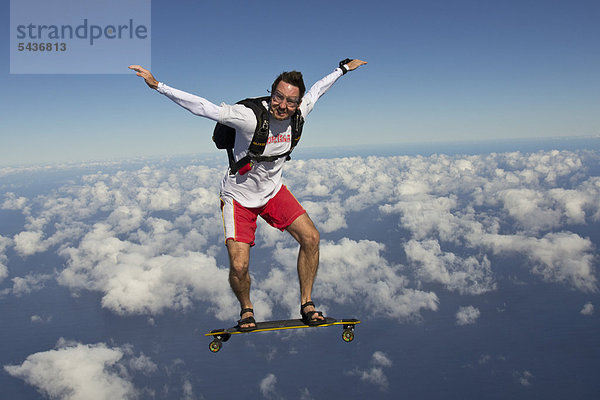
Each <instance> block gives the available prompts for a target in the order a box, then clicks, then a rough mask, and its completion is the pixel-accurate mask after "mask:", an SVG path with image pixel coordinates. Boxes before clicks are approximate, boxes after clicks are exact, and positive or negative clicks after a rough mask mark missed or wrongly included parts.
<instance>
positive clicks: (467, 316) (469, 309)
mask: <svg viewBox="0 0 600 400" xmlns="http://www.w3.org/2000/svg"><path fill="white" fill-rule="evenodd" d="M479 315H481V312H480V311H479V309H477V308H475V307H473V306H466V307H460V308H459V309H458V311H457V312H456V324H457V325H472V324H474V323H475V321H477V319H478V318H479Z"/></svg>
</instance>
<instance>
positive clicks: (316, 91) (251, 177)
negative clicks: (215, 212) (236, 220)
mask: <svg viewBox="0 0 600 400" xmlns="http://www.w3.org/2000/svg"><path fill="white" fill-rule="evenodd" d="M342 75H343V74H342V70H341V69H340V68H336V69H335V70H334V71H333V72H332V73H330V74H329V75H327V76H325V77H324V78H322V79H321V80H319V81H318V82H316V83H315V84H314V85H313V86H312V87H311V88H310V89H309V90H308V91H307V92H306V93H305V94H304V97H302V102H301V103H300V112H301V113H302V116H303V117H304V118H306V116H308V114H309V113H310V112H311V111H312V109H313V107H314V105H315V103H316V102H317V100H318V99H319V98H320V97H321V96H322V95H323V94H325V92H326V91H327V90H328V89H329V88H330V87H331V85H333V84H334V83H335V81H337V80H338V78H340V77H341V76H342ZM157 90H158V92H159V93H162V94H164V95H165V96H167V97H168V98H170V99H171V100H173V101H174V102H175V103H177V104H179V105H180V106H182V107H183V108H185V109H187V110H189V111H190V112H191V113H193V114H195V115H198V116H201V117H206V118H210V119H212V120H214V121H217V122H220V123H222V124H224V125H227V126H230V127H232V128H234V129H235V130H236V136H235V147H234V149H233V154H234V158H235V160H236V161H237V160H239V159H241V158H242V157H244V156H245V155H246V154H247V152H248V146H249V145H250V142H251V140H252V137H253V136H254V131H255V129H256V123H257V121H256V116H255V115H254V112H253V111H252V110H251V109H249V108H248V107H246V106H244V105H241V104H234V105H229V104H224V103H223V104H221V105H219V106H218V105H216V104H214V103H211V102H210V101H208V100H206V99H204V98H202V97H199V96H196V95H193V94H190V93H186V92H183V91H181V90H178V89H175V88H172V87H169V86H167V85H165V84H164V83H162V82H160V83H159V84H158V87H157ZM263 105H264V106H265V108H266V109H267V110H268V109H269V104H268V103H267V102H263ZM291 138H292V127H291V125H290V118H288V119H286V120H283V121H280V120H277V119H275V118H273V117H270V118H269V137H268V140H267V144H266V147H265V151H264V153H263V155H264V156H270V155H278V154H283V153H285V152H287V151H288V150H289V149H290V148H291ZM284 163H285V157H281V158H279V159H277V160H276V161H273V162H260V163H257V164H254V166H253V167H252V169H251V170H250V171H248V172H247V173H246V174H244V175H240V174H235V175H230V174H229V171H227V173H225V177H224V178H223V181H222V182H221V197H231V198H233V199H235V200H236V201H237V202H238V203H240V204H241V205H243V206H244V207H248V208H256V207H262V206H264V205H265V204H266V203H267V202H268V201H269V200H270V199H271V198H273V197H274V196H275V195H276V194H277V192H278V191H279V189H281V185H282V172H283V164H284Z"/></svg>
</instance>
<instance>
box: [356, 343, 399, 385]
mask: <svg viewBox="0 0 600 400" xmlns="http://www.w3.org/2000/svg"><path fill="white" fill-rule="evenodd" d="M392 364H393V363H392V360H391V359H390V358H389V357H388V355H387V354H385V353H384V352H382V351H376V352H375V353H373V356H372V357H371V366H370V367H369V368H366V369H359V368H356V369H354V370H352V371H350V372H348V374H349V375H356V376H358V377H359V378H360V380H361V381H363V382H367V383H370V384H372V385H374V386H375V387H377V388H378V389H379V390H381V391H386V390H387V389H388V388H389V381H388V378H387V376H386V374H385V371H384V368H390V367H391V366H392Z"/></svg>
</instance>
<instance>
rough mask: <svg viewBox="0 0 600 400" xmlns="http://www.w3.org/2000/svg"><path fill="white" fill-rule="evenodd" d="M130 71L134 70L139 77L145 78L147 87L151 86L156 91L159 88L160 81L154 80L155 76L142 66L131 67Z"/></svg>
mask: <svg viewBox="0 0 600 400" xmlns="http://www.w3.org/2000/svg"><path fill="white" fill-rule="evenodd" d="M129 69H132V70H134V71H135V72H136V75H137V76H141V77H142V78H144V81H146V85H148V86H150V87H151V88H152V89H156V88H157V87H158V81H157V80H156V79H154V76H152V74H151V73H150V71H148V70H147V69H145V68H143V67H142V66H141V65H130V66H129Z"/></svg>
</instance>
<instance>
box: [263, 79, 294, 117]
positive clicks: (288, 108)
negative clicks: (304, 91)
mask: <svg viewBox="0 0 600 400" xmlns="http://www.w3.org/2000/svg"><path fill="white" fill-rule="evenodd" d="M300 102H301V99H300V89H299V88H298V86H294V85H290V84H289V83H286V82H284V81H281V82H279V84H277V87H276V89H275V91H274V92H273V93H271V109H270V110H269V111H270V112H271V115H273V117H274V118H275V119H277V120H280V121H282V120H284V119H288V118H290V117H291V116H292V115H294V113H295V112H296V109H297V108H298V106H300Z"/></svg>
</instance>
